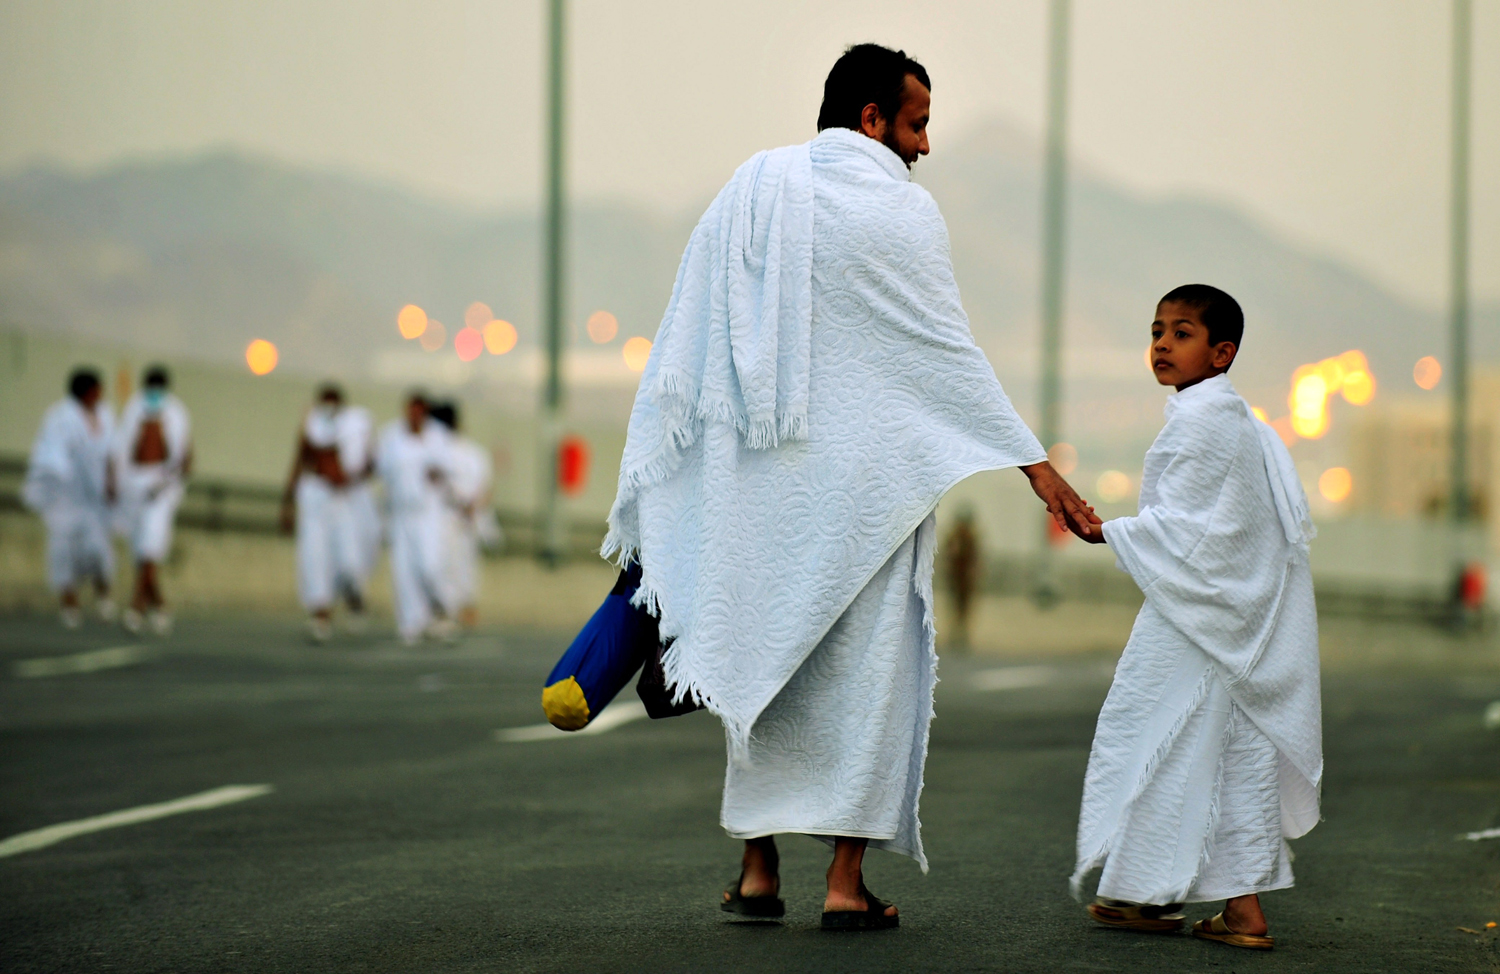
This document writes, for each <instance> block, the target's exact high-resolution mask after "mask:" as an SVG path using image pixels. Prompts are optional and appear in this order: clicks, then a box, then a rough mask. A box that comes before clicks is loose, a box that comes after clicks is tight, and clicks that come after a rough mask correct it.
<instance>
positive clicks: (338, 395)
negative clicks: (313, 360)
mask: <svg viewBox="0 0 1500 974" xmlns="http://www.w3.org/2000/svg"><path fill="white" fill-rule="evenodd" d="M343 401H344V390H343V389H340V388H339V384H338V383H337V382H325V383H323V384H322V385H321V386H318V402H343Z"/></svg>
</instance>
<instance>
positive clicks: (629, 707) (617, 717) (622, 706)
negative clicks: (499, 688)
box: [495, 700, 646, 744]
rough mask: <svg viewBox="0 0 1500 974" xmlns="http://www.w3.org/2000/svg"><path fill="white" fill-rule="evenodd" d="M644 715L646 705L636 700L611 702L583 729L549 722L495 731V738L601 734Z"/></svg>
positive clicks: (543, 738) (524, 740) (506, 741)
mask: <svg viewBox="0 0 1500 974" xmlns="http://www.w3.org/2000/svg"><path fill="white" fill-rule="evenodd" d="M644 716H646V705H645V704H643V703H640V702H638V701H633V700H632V701H628V702H620V703H612V704H610V705H609V706H608V707H605V708H604V712H603V713H601V714H600V715H599V716H597V717H595V718H594V719H593V720H591V721H589V725H588V726H587V727H585V728H584V729H583V730H577V731H562V730H558V729H557V728H556V727H553V726H552V725H551V724H532V725H531V726H530V727H510V728H506V729H503V730H497V731H495V740H497V741H500V742H501V743H503V744H523V743H527V742H530V741H560V740H563V739H564V738H568V737H582V736H583V735H585V734H603V733H605V732H606V731H612V730H614V729H615V728H616V727H620V726H623V725H625V724H628V723H630V722H631V721H633V720H640V719H641V718H642V717H644Z"/></svg>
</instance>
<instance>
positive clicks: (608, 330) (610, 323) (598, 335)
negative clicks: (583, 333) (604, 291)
mask: <svg viewBox="0 0 1500 974" xmlns="http://www.w3.org/2000/svg"><path fill="white" fill-rule="evenodd" d="M585 327H587V329H588V333H589V338H591V339H593V340H594V343H595V344H597V345H603V344H604V343H605V342H608V341H613V340H614V337H615V335H616V334H618V333H619V331H620V322H619V320H618V319H616V318H615V316H614V315H612V314H610V313H609V312H608V311H595V312H594V313H593V314H591V315H589V322H588V325H586V326H585Z"/></svg>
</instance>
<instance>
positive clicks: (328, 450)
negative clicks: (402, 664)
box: [281, 383, 375, 643]
mask: <svg viewBox="0 0 1500 974" xmlns="http://www.w3.org/2000/svg"><path fill="white" fill-rule="evenodd" d="M373 436H374V425H373V422H372V420H371V419H370V413H369V411H368V410H365V409H362V408H360V407H358V406H348V405H345V403H344V393H343V391H342V390H340V389H339V387H338V386H336V385H333V384H331V383H330V384H327V385H324V386H323V387H322V388H321V389H320V390H319V391H318V401H317V403H315V404H314V405H313V407H312V408H311V409H309V410H308V412H307V416H306V417H305V418H304V419H303V421H302V427H301V429H300V430H299V431H298V436H297V449H296V452H295V454H294V455H293V457H292V470H291V474H290V476H289V477H288V480H287V485H286V492H285V493H284V494H283V496H282V501H281V527H282V530H283V531H285V532H288V533H290V532H291V531H292V530H293V528H294V526H295V530H296V536H297V594H298V595H299V596H300V598H301V600H302V605H303V607H304V608H306V609H307V613H308V619H307V625H308V633H309V635H310V636H311V637H312V640H313V641H314V642H319V643H322V642H327V641H328V640H329V639H331V638H332V637H333V606H334V603H335V602H336V601H338V600H340V599H342V600H343V601H344V602H345V604H347V605H348V607H349V612H350V617H349V625H350V628H351V629H354V630H356V631H359V630H362V629H363V628H364V610H365V598H364V588H365V579H366V577H367V576H368V575H369V570H370V564H371V559H370V557H369V554H368V551H367V549H368V526H367V525H366V523H365V519H364V512H363V510H362V503H361V502H362V500H363V496H362V495H364V494H367V493H368V490H369V487H368V482H369V476H370V473H371V471H372V469H373V467H374V462H375V458H374V453H375V450H374V443H373V442H372V440H373Z"/></svg>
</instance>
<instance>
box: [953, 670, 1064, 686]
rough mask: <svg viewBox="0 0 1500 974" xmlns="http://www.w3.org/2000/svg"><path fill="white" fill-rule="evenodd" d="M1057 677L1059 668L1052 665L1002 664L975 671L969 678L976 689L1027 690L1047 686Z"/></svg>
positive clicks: (970, 683)
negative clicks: (990, 668) (994, 667)
mask: <svg viewBox="0 0 1500 974" xmlns="http://www.w3.org/2000/svg"><path fill="white" fill-rule="evenodd" d="M1056 678H1057V670H1056V669H1054V668H1053V667H1050V666H1002V667H999V668H998V669H993V670H980V671H979V672H978V673H975V674H974V675H973V676H972V677H970V678H969V686H971V687H973V688H974V689H975V690H1025V689H1027V688H1029V687H1039V686H1045V685H1046V684H1048V683H1051V682H1052V681H1053V680H1055V679H1056Z"/></svg>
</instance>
